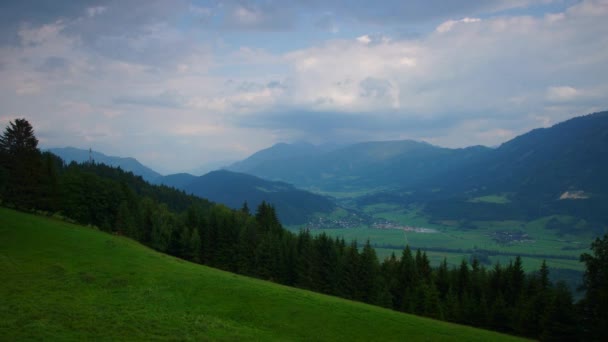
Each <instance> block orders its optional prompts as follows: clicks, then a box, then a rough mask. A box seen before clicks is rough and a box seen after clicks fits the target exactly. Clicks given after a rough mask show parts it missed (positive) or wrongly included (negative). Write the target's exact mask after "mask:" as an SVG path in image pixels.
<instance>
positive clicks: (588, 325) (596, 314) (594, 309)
mask: <svg viewBox="0 0 608 342" xmlns="http://www.w3.org/2000/svg"><path fill="white" fill-rule="evenodd" d="M591 250H592V252H593V254H589V253H584V254H583V255H581V261H582V262H584V263H585V268H586V270H585V274H584V279H583V289H585V290H586V293H585V298H584V299H583V301H582V309H583V320H584V321H583V323H584V326H585V337H586V338H587V339H589V340H594V341H600V340H602V339H604V338H605V337H606V336H605V329H606V327H608V234H607V235H604V237H603V238H601V239H600V238H596V239H595V241H594V242H593V243H592V244H591Z"/></svg>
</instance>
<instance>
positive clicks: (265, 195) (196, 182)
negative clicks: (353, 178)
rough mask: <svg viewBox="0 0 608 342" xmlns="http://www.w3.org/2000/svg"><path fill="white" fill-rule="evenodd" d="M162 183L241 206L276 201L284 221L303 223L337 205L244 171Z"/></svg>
mask: <svg viewBox="0 0 608 342" xmlns="http://www.w3.org/2000/svg"><path fill="white" fill-rule="evenodd" d="M159 182H160V183H162V184H165V185H169V186H174V187H176V188H177V189H181V190H184V191H186V192H187V193H191V194H194V195H196V196H200V197H202V198H207V199H209V200H211V201H214V202H218V203H222V204H225V205H227V206H229V207H231V208H234V209H239V208H241V207H242V206H243V203H244V202H245V201H246V202H247V204H248V206H249V208H251V209H252V210H254V209H255V208H257V207H258V205H259V204H260V203H262V201H266V202H269V203H271V204H273V205H274V206H275V208H276V211H277V215H278V216H279V219H280V220H281V222H283V223H284V224H302V223H305V222H307V220H308V218H309V217H310V216H311V215H313V214H315V213H329V212H331V211H332V210H333V209H334V208H335V207H336V205H335V204H334V203H333V202H332V201H331V200H330V199H328V198H326V197H324V196H320V195H317V194H313V193H310V192H308V191H303V190H299V189H296V188H295V187H293V186H292V185H290V184H287V183H283V182H272V181H267V180H264V179H261V178H258V177H254V176H251V175H246V174H243V173H237V172H231V171H226V170H220V171H213V172H210V173H208V174H206V175H203V176H200V177H194V176H192V175H188V174H178V175H170V176H166V177H162V178H160V180H159Z"/></svg>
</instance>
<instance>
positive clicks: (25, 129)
mask: <svg viewBox="0 0 608 342" xmlns="http://www.w3.org/2000/svg"><path fill="white" fill-rule="evenodd" d="M0 163H2V165H0V166H1V167H2V168H3V169H4V171H3V172H4V173H5V174H6V179H5V180H4V184H3V186H4V195H3V198H4V200H5V201H9V202H12V203H13V204H14V205H16V206H17V207H20V208H24V209H33V208H36V207H37V204H38V201H39V200H40V198H41V196H40V195H41V192H42V191H41V189H40V181H41V178H42V177H41V174H42V163H41V158H40V150H38V139H36V136H35V135H34V128H33V127H32V125H31V124H30V123H29V122H28V121H27V120H25V119H16V120H15V121H14V122H12V121H11V122H9V125H8V126H7V127H6V129H5V131H4V134H2V135H1V136H0Z"/></svg>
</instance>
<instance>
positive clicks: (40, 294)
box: [0, 208, 517, 341]
mask: <svg viewBox="0 0 608 342" xmlns="http://www.w3.org/2000/svg"><path fill="white" fill-rule="evenodd" d="M0 274H1V275H2V281H1V282H0V340H3V341H23V340H61V341H70V340H72V341H75V340H78V341H80V340H108V341H115V340H193V341H200V340H227V341H235V340H259V341H269V340H281V341H289V340H307V341H309V340H319V341H324V340H325V341H336V340H345V341H346V340H348V341H353V340H359V341H369V340H385V341H403V340H425V341H441V340H445V341H449V340H453V341H462V340H467V341H476V340H477V341H507V340H517V338H515V337H511V336H507V335H502V334H498V333H494V332H490V331H485V330H480V329H475V328H471V327H466V326H459V325H455V324H450V323H445V322H439V321H435V320H431V319H426V318H421V317H417V316H412V315H407V314H403V313H398V312H394V311H390V310H386V309H382V308H379V307H374V306H370V305H366V304H361V303H356V302H352V301H348V300H343V299H339V298H335V297H330V296H325V295H320V294H316V293H312V292H308V291H303V290H298V289H294V288H289V287H285V286H280V285H277V284H273V283H269V282H264V281H260V280H256V279H251V278H247V277H243V276H237V275H234V274H231V273H227V272H223V271H219V270H215V269H212V268H208V267H205V266H201V265H197V264H193V263H189V262H186V261H182V260H179V259H176V258H173V257H170V256H167V255H164V254H161V253H157V252H155V251H153V250H150V249H149V248H147V247H145V246H142V245H141V244H139V243H137V242H135V241H132V240H129V239H126V238H124V237H121V236H114V235H109V234H106V233H103V232H99V231H97V230H94V229H92V228H86V227H82V226H77V225H72V224H68V223H65V222H61V221H57V220H53V219H49V218H45V217H41V216H34V215H30V214H24V213H19V212H16V211H13V210H9V209H5V208H0Z"/></svg>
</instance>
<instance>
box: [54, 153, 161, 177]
mask: <svg viewBox="0 0 608 342" xmlns="http://www.w3.org/2000/svg"><path fill="white" fill-rule="evenodd" d="M48 151H49V152H51V153H53V154H55V155H57V156H58V157H60V158H61V159H63V160H64V161H65V162H66V163H68V164H69V163H71V162H72V161H75V162H77V163H83V162H86V161H88V160H89V151H88V150H83V149H79V148H74V147H64V148H51V149H49V150H48ZM91 157H92V158H93V160H94V161H95V162H96V163H103V164H106V165H109V166H114V167H120V168H121V169H123V170H125V171H128V172H133V174H135V175H137V176H141V177H142V178H143V179H145V180H147V181H148V182H151V181H153V180H154V179H156V178H158V177H160V176H161V175H160V174H159V173H158V172H156V171H154V170H152V169H150V168H149V167H147V166H145V165H143V164H142V163H140V162H139V161H137V159H135V158H130V157H128V158H123V157H114V156H107V155H105V154H103V153H100V152H96V151H92V153H91Z"/></svg>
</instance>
